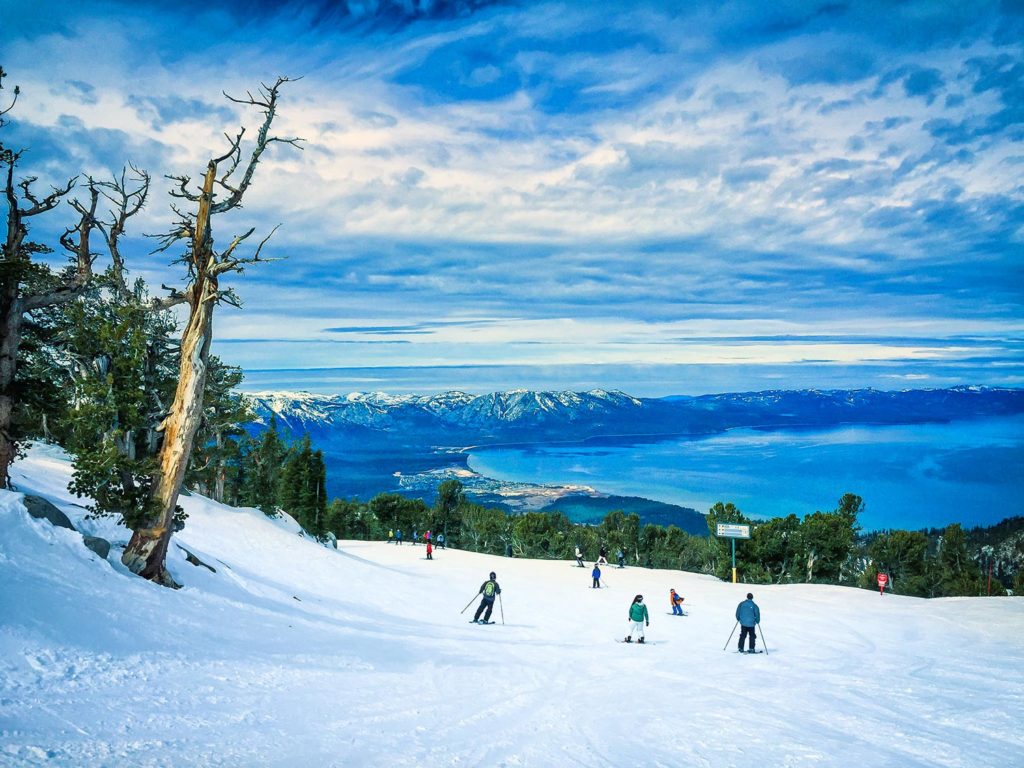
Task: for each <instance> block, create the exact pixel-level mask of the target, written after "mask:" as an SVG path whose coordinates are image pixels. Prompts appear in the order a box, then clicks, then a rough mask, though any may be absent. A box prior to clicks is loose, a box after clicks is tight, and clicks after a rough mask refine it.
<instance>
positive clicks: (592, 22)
mask: <svg viewBox="0 0 1024 768" xmlns="http://www.w3.org/2000/svg"><path fill="white" fill-rule="evenodd" d="M4 13H5V14H6V15H7V16H8V18H10V20H11V21H13V22H14V23H13V24H11V23H8V24H4V25H3V31H0V37H2V38H3V39H2V43H3V46H2V50H4V52H5V53H4V56H5V60H4V61H3V62H2V63H3V65H4V67H5V69H7V70H8V71H9V72H11V80H12V81H17V82H19V83H20V84H21V86H22V90H23V96H22V101H21V102H20V103H19V107H18V111H17V114H16V118H17V119H16V121H15V122H14V123H13V124H12V125H11V126H10V127H9V128H7V129H5V131H6V132H7V133H5V139H4V140H5V142H7V143H8V144H14V143H17V144H18V145H20V146H27V147H29V148H30V152H29V153H27V154H26V158H27V162H30V163H31V164H32V169H31V170H32V173H33V174H36V175H39V176H40V177H41V179H44V180H45V179H54V180H56V179H58V178H60V177H61V176H64V175H74V174H75V173H79V172H82V171H85V172H91V173H95V174H97V175H104V174H109V173H110V172H111V171H113V170H115V169H117V168H119V167H120V166H121V165H122V164H124V163H125V162H127V161H132V162H134V163H135V164H136V165H140V166H143V167H146V168H147V169H149V170H150V171H151V172H152V173H153V174H154V176H159V175H162V174H164V173H191V174H193V175H195V174H198V172H199V170H200V169H201V168H202V167H203V164H204V163H205V159H206V158H208V157H209V156H210V155H212V154H214V153H216V152H217V151H218V150H219V149H220V147H221V146H222V143H221V142H222V141H223V139H222V136H221V133H222V132H224V131H229V132H230V131H234V130H236V129H237V125H238V124H240V123H241V122H242V121H244V120H246V119H247V116H246V115H244V114H243V113H242V112H240V111H239V110H238V109H237V108H236V107H235V106H234V105H231V104H230V103H228V102H226V101H225V100H224V98H223V96H222V95H221V91H222V90H224V91H227V92H229V93H241V92H244V91H245V90H246V89H251V88H253V87H254V86H255V85H256V84H257V83H258V82H259V81H260V80H268V79H272V78H273V77H275V76H276V75H277V74H279V73H283V74H288V75H291V76H302V77H303V79H302V80H300V81H298V82H296V83H293V84H291V85H290V86H289V87H287V89H286V90H285V92H284V94H283V99H282V105H281V108H280V130H281V132H282V133H285V134H289V135H300V136H302V137H304V138H305V139H306V140H307V144H306V149H305V151H303V152H297V151H292V150H290V149H289V148H286V147H275V148H274V151H273V152H272V153H271V154H269V155H268V156H267V159H266V160H265V162H264V163H263V165H262V166H261V167H260V169H259V172H258V176H257V180H256V183H255V185H254V187H253V189H252V194H251V196H250V198H249V199H248V201H247V206H246V208H245V210H244V211H242V212H240V215H239V216H237V217H236V220H235V221H233V222H231V223H230V224H225V225H224V226H227V227H234V230H237V229H241V228H242V227H244V226H246V225H249V224H257V225H259V226H261V227H264V228H266V227H267V225H268V222H269V223H271V224H272V223H276V222H278V221H280V222H282V223H283V227H282V228H281V230H280V231H279V233H278V235H277V236H276V237H275V239H274V241H273V250H274V251H275V253H276V255H286V256H287V257H288V259H287V261H286V262H284V263H283V264H271V265H267V266H266V267H265V268H264V269H262V270H259V271H254V272H251V273H247V274H246V275H245V276H244V278H243V279H242V280H241V281H240V282H239V284H238V290H239V292H240V293H241V295H242V296H243V298H244V299H245V300H246V302H247V308H246V310H245V312H244V313H237V312H224V313H222V314H221V315H220V318H219V321H218V335H219V338H220V340H221V341H220V342H218V344H219V346H218V349H219V351H220V353H221V354H222V355H223V356H225V357H226V358H228V359H230V360H233V361H237V362H240V363H242V364H244V365H246V366H248V367H253V368H256V367H258V368H273V367H302V366H301V365H299V366H296V365H295V363H296V361H299V362H304V363H306V364H308V365H309V366H323V365H331V364H338V365H346V366H353V367H359V366H373V365H425V364H434V363H438V362H451V363H454V364H463V365H469V364H474V363H501V364H508V365H516V364H544V365H550V364H557V363H559V362H561V363H582V362H591V363H593V362H597V363H600V362H608V363H637V364H650V363H671V364H728V365H732V364H734V363H735V362H736V361H737V360H744V361H747V362H748V363H749V364H751V365H756V364H764V365H778V364H783V363H787V362H788V363H795V364H799V363H800V362H801V361H808V360H815V361H818V360H824V361H831V362H834V363H837V364H842V365H848V364H853V365H855V364H858V363H863V364H871V363H873V362H875V361H878V360H886V361H893V362H894V363H895V362H897V361H898V362H900V363H901V365H902V366H903V367H902V368H901V369H899V370H898V371H896V372H894V374H893V375H894V376H905V377H915V378H913V379H911V378H907V379H906V380H907V381H922V382H924V383H926V384H927V383H928V381H929V380H928V378H921V377H928V376H929V375H930V370H931V366H932V365H933V364H937V362H936V361H941V362H942V364H943V365H946V364H948V363H949V362H950V361H951V360H962V361H963V362H964V364H965V367H964V377H963V378H964V380H965V381H972V382H973V381H985V382H989V383H1003V384H1006V383H1015V382H1016V383H1019V382H1020V381H1022V379H1021V374H1022V367H1021V357H1020V348H1021V344H1020V342H1021V338H1022V326H1024V320H1022V318H1024V313H1022V312H1021V309H1022V286H1024V280H1022V279H1021V277H1022V275H1021V263H1020V258H1021V257H1020V253H1021V241H1022V238H1024V187H1022V185H1021V183H1020V178H1021V170H1022V168H1024V144H1022V139H1024V63H1022V62H1024V55H1022V54H1024V51H1022V47H1024V46H1022V43H1021V40H1024V15H1022V13H1021V12H1020V10H1019V8H1018V5H1017V4H1013V3H933V2H918V3H913V2H910V3H901V4H897V5H894V4H891V3H871V2H862V3H855V4H848V5H847V4H843V3H811V2H789V3H786V2H782V3H772V4H767V3H756V2H733V3H710V2H709V3H688V4H678V3H649V2H647V3H645V2H640V3H634V4H629V5H623V4H620V3H582V2H581V3H569V2H566V3H526V2H519V3H484V2H461V3H445V2H427V1H426V0H409V1H405V0H401V1H398V0H396V1H395V2H385V0H379V1H375V2H370V1H369V0H367V2H354V1H353V2H347V3H328V2H320V3H312V4H310V3H304V4H298V3H295V4H287V3H286V4H280V3H275V4H271V3H261V2H257V3H252V2H241V1H239V2H237V3H230V2H229V3H226V4H221V5H219V6H218V7H217V8H215V9H210V8H209V7H208V6H206V4H202V5H200V4H198V3H185V4H182V5H178V6H176V7H175V8H174V9H167V8H165V7H164V6H163V5H162V4H161V5H157V4H152V6H149V5H147V4H145V3H142V4H140V3H131V4H128V3H122V2H115V1H114V0H110V2H96V3H94V2H86V3H80V4H75V6H74V7H72V8H68V7H66V4H63V3H56V2H52V0H47V1H45V2H42V3H39V4H37V5H36V6H34V9H33V10H28V9H26V8H21V9H17V10H12V11H5V12H4ZM249 122H250V123H251V122H252V120H251V119H250V120H249ZM147 217H148V220H147V221H146V222H145V226H146V227H148V229H146V231H156V230H157V229H159V228H160V227H161V225H162V224H163V223H164V222H166V221H167V219H168V216H167V209H166V205H165V202H164V200H162V199H159V198H157V199H156V200H155V201H154V203H153V204H151V205H150V207H149V209H148V211H147ZM54 226H57V225H56V224H55V225H54ZM234 230H231V231H222V232H221V234H220V237H222V238H226V237H228V236H229V235H230V234H231V232H232V231H234ZM137 234H141V232H139V233H137ZM136 251H137V252H138V254H139V255H138V257H137V259H136V261H135V262H134V263H135V264H136V265H137V266H136V269H137V270H138V271H139V272H140V273H142V274H144V275H146V276H147V277H157V279H158V281H163V282H166V281H167V279H168V275H169V271H168V269H167V268H166V267H165V266H164V265H163V264H162V262H161V261H160V259H157V258H154V257H152V256H149V255H147V252H148V247H147V244H146V243H145V242H144V241H143V240H142V239H141V238H139V239H138V242H137V243H136ZM285 318H287V320H285ZM781 337H785V340H784V341H783V340H781ZM965 338H969V339H970V343H964V339H965ZM253 339H259V340H261V343H260V344H252V343H244V342H246V341H248V340H253ZM338 342H344V344H343V345H339V344H338ZM395 342H405V343H400V344H398V343H395ZM979 349H984V354H983V355H979ZM979 357H984V359H985V361H986V362H985V363H984V364H980V363H976V362H975V361H977V360H978V359H979ZM510 384H514V382H510Z"/></svg>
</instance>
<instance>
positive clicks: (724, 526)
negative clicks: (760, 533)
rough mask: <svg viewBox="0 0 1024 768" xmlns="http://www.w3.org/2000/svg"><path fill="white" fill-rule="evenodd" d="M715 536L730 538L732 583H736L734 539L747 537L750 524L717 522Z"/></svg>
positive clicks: (748, 536)
mask: <svg viewBox="0 0 1024 768" xmlns="http://www.w3.org/2000/svg"><path fill="white" fill-rule="evenodd" d="M715 536H717V537H718V538H720V539H732V541H730V542H729V543H730V544H732V583H733V584H735V583H736V539H749V538H750V526H749V525H738V524H736V523H718V525H717V526H716V528H715Z"/></svg>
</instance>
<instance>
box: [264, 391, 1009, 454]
mask: <svg viewBox="0 0 1024 768" xmlns="http://www.w3.org/2000/svg"><path fill="white" fill-rule="evenodd" d="M249 397H250V398H251V402H252V405H253V408H254V411H255V413H256V414H257V416H258V419H259V421H260V422H261V423H266V421H267V420H268V419H269V418H270V415H271V414H276V416H277V418H278V421H279V423H280V425H281V426H282V427H284V428H286V429H287V430H288V431H290V432H291V433H293V434H296V435H300V434H303V433H307V432H308V433H309V434H310V436H311V437H312V438H313V439H314V440H315V441H318V442H323V441H325V440H326V441H327V442H334V441H335V440H336V439H339V438H345V439H352V438H358V439H362V440H366V441H370V443H373V444H377V443H380V442H385V443H391V444H401V445H407V446H408V445H421V446H422V445H431V446H467V445H479V444H490V443H509V442H550V441H575V440H586V439H594V438H621V437H632V438H644V437H652V438H653V437H658V436H664V435H687V434H708V433H714V432H720V431H723V430H726V429H730V428H734V427H758V428H787V427H788V428H792V427H800V426H807V427H825V426H832V425H838V424H917V423H926V422H947V421H953V420H957V419H975V418H984V417H992V416H1003V415H1011V414H1019V413H1024V390H1022V389H996V388H988V387H953V388H951V389H912V390H903V391H895V392H884V391H879V390H873V389H861V390H797V391H787V390H772V391H765V392H744V393H732V394H720V395H702V396H699V397H688V396H676V397H664V398H637V397H631V396H630V395H627V394H625V393H623V392H608V391H604V390H591V391H589V392H533V391H528V390H513V391H510V392H495V393H492V394H488V395H470V394H466V393H465V392H445V393H442V394H438V395H431V396H422V395H386V394H382V393H370V394H362V393H353V394H349V395H314V394H309V393H304V392H278V393H259V394H252V395H250V396H249Z"/></svg>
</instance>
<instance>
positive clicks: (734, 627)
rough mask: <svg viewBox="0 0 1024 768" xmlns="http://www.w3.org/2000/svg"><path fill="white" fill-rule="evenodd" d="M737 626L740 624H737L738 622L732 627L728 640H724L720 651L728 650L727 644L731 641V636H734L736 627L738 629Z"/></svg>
mask: <svg viewBox="0 0 1024 768" xmlns="http://www.w3.org/2000/svg"><path fill="white" fill-rule="evenodd" d="M739 625H740V623H739V622H738V621H737V622H736V623H735V624H733V627H732V632H730V633H729V639H728V640H726V641H725V645H723V646H722V650H723V651H724V650H725V649H726V648H728V647H729V643H730V642H731V641H732V636H733V635H734V634H736V627H738V626H739Z"/></svg>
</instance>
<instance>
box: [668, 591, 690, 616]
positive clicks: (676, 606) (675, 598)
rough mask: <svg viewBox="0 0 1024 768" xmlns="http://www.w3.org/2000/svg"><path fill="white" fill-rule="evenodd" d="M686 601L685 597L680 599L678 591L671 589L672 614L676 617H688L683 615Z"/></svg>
mask: <svg viewBox="0 0 1024 768" xmlns="http://www.w3.org/2000/svg"><path fill="white" fill-rule="evenodd" d="M685 599H686V598H685V597H680V596H679V595H678V594H676V591H675V590H674V589H670V590H669V591H668V601H669V603H671V605H672V613H673V614H675V615H676V616H685V615H686V614H684V613H683V600H685Z"/></svg>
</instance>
